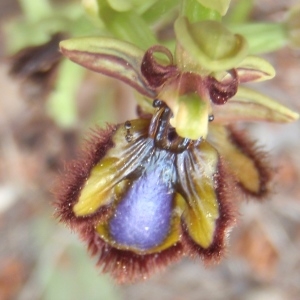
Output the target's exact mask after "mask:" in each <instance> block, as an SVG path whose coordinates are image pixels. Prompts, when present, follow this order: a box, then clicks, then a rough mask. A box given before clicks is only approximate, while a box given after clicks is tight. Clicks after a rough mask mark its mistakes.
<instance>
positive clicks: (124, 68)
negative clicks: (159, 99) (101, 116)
mask: <svg viewBox="0 0 300 300" xmlns="http://www.w3.org/2000/svg"><path fill="white" fill-rule="evenodd" d="M60 50H61V52H62V53H63V54H64V55H65V56H66V57H68V58H69V59H70V60H72V61H73V62H76V63H77V64H79V65H82V66H84V67H85V68H87V69H89V70H92V71H95V72H99V73H102V74H105V75H108V76H111V77H114V78H117V79H120V80H121V81H123V82H125V83H127V84H129V85H130V86H132V87H133V88H135V89H136V90H137V91H138V92H140V93H141V94H143V95H145V96H147V97H151V98H154V97H155V95H156V93H155V91H154V90H152V89H151V88H150V87H149V86H148V84H147V81H146V80H145V79H144V77H143V75H142V74H141V70H140V68H141V63H142V58H143V56H144V51H142V50H141V49H139V48H138V47H136V46H134V45H132V44H130V43H127V42H122V41H119V40H116V39H111V38H103V37H99V38H77V39H70V40H66V41H62V42H61V43H60Z"/></svg>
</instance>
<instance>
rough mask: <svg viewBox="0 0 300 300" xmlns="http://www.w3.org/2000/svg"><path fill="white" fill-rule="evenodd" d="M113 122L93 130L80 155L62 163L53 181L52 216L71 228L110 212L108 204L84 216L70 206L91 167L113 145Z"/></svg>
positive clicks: (105, 215) (78, 194)
mask: <svg viewBox="0 0 300 300" xmlns="http://www.w3.org/2000/svg"><path fill="white" fill-rule="evenodd" d="M116 129H117V126H116V125H107V128H106V129H99V128H97V129H95V130H93V131H92V133H91V135H90V138H89V140H88V141H87V142H86V145H85V147H84V148H83V150H82V151H81V155H80V158H79V159H78V160H75V161H71V162H69V163H68V164H67V165H66V168H65V172H64V174H62V175H61V176H60V177H59V178H58V180H57V186H56V188H55V189H54V195H55V198H56V201H55V202H54V203H53V204H54V207H55V217H57V218H58V219H59V220H60V221H61V222H64V223H66V224H67V225H68V226H71V227H72V228H73V227H74V226H76V225H79V224H80V223H85V222H88V223H94V221H100V220H101V219H103V218H105V217H107V216H108V215H109V213H110V212H111V208H110V207H109V206H105V207H102V208H100V209H99V210H98V211H97V212H96V213H94V214H93V215H90V216H87V217H77V216H75V215H74V212H73V206H74V204H75V203H76V202H77V201H78V198H79V196H80V191H81V189H82V187H83V185H84V183H85V182H86V180H87V179H88V177H89V175H90V172H91V169H92V168H93V166H95V165H96V164H97V163H98V162H99V161H100V160H101V159H102V158H103V157H104V156H105V154H106V152H107V151H108V150H109V149H111V148H112V147H114V144H113V141H112V137H113V134H114V132H115V131H116Z"/></svg>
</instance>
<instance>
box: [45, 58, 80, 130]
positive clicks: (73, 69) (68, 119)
mask: <svg viewBox="0 0 300 300" xmlns="http://www.w3.org/2000/svg"><path fill="white" fill-rule="evenodd" d="M84 74H85V70H84V69H83V68H82V67H81V66H78V65H76V64H74V63H73V62H71V61H69V60H63V61H62V62H61V65H60V69H59V74H58V78H57V81H56V87H55V90H54V91H53V93H52V94H51V95H50V97H49V99H48V102H47V112H48V114H49V115H50V116H51V117H52V118H53V119H54V120H55V122H56V124H58V125H59V126H60V127H61V128H72V127H74V126H75V125H76V124H77V121H78V115H77V113H78V112H77V107H76V102H75V101H74V99H76V94H77V91H78V87H79V85H80V83H81V82H82V78H83V76H84Z"/></svg>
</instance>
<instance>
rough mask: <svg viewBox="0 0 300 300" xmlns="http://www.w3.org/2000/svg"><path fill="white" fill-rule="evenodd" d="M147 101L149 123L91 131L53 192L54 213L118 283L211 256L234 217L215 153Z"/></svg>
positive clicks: (230, 190) (215, 256) (231, 193)
mask: <svg viewBox="0 0 300 300" xmlns="http://www.w3.org/2000/svg"><path fill="white" fill-rule="evenodd" d="M155 105H156V106H158V107H157V108H156V113H155V115H154V116H153V117H152V119H151V120H150V119H137V120H132V121H127V122H126V123H125V124H122V125H118V126H110V127H108V128H107V129H106V130H99V131H97V132H95V133H94V134H93V138H92V139H91V141H90V144H89V145H88V147H87V151H86V153H85V154H84V155H83V157H82V159H81V160H79V161H77V162H73V163H71V164H70V165H69V167H68V171H67V174H66V176H65V179H63V180H62V182H61V186H60V189H59V190H58V193H57V199H58V200H57V202H56V214H57V216H58V217H59V218H60V219H61V221H64V222H66V223H67V224H69V225H70V226H71V227H72V228H73V229H74V230H76V231H78V232H79V234H80V235H81V236H82V238H83V239H84V240H85V241H86V242H87V243H88V247H89V249H90V251H91V252H92V254H97V255H98V256H99V264H100V265H101V266H102V267H103V270H104V271H106V272H110V273H111V274H112V275H113V276H114V277H115V278H116V279H117V280H118V281H120V282H126V281H133V280H136V279H141V278H146V277H147V276H148V275H149V273H151V272H153V271H155V270H157V269H160V268H162V267H163V266H165V265H167V264H169V263H170V262H172V261H174V260H178V259H179V258H181V257H182V256H183V255H187V256H191V257H200V258H202V259H203V260H204V261H205V262H207V263H208V262H214V261H218V260H219V259H220V257H221V256H222V255H223V253H224V247H225V244H226V238H227V235H228V232H229V230H230V229H231V228H232V226H233V224H234V222H235V214H234V206H233V205H232V201H238V200H239V199H237V198H239V196H237V192H238V191H237V189H236V188H235V187H234V180H233V176H232V174H231V173H230V172H228V170H227V167H226V164H224V162H223V160H222V159H221V157H220V155H219V154H218V152H217V150H216V149H215V148H214V147H213V146H211V145H210V144H209V143H208V142H207V141H205V140H204V139H198V140H190V139H184V138H181V137H179V136H178V135H177V134H176V132H175V130H174V128H173V127H172V126H170V124H169V120H170V117H171V116H172V113H171V111H170V109H169V108H168V107H166V106H165V105H164V104H163V103H162V102H160V101H155Z"/></svg>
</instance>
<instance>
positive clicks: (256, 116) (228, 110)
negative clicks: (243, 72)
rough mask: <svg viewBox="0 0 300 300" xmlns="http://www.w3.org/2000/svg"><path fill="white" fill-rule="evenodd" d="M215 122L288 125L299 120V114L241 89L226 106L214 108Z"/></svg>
mask: <svg viewBox="0 0 300 300" xmlns="http://www.w3.org/2000/svg"><path fill="white" fill-rule="evenodd" d="M213 112H214V116H215V122H218V123H223V124H224V123H233V122H236V121H269V122H279V123H286V122H292V121H295V120H297V119H298V118H299V114H298V113H296V112H294V111H292V110H290V109H288V108H287V107H285V106H283V105H281V104H279V103H278V102H276V101H275V100H273V99H272V98H270V97H268V96H266V95H264V94H261V93H259V92H257V91H254V90H252V89H249V88H245V87H239V89H238V92H237V94H236V95H235V96H234V97H233V98H232V99H230V100H229V101H228V102H227V103H226V105H223V106H222V105H219V106H218V105H215V106H214V107H213Z"/></svg>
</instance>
